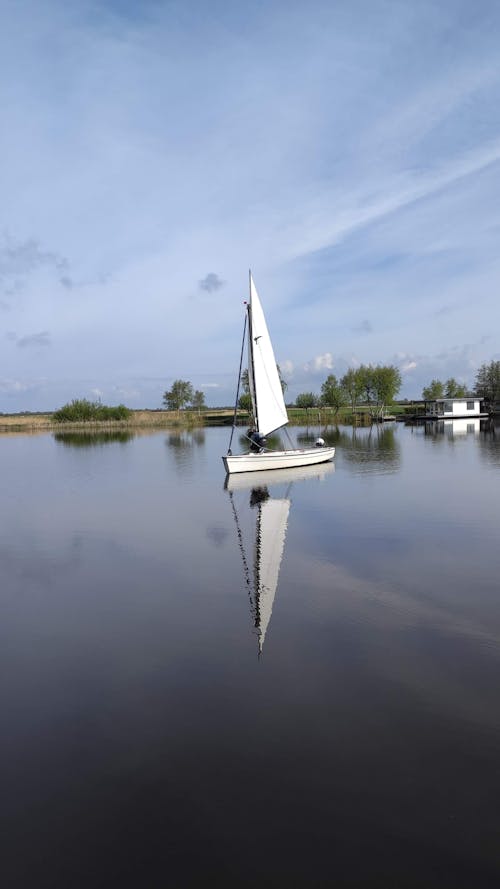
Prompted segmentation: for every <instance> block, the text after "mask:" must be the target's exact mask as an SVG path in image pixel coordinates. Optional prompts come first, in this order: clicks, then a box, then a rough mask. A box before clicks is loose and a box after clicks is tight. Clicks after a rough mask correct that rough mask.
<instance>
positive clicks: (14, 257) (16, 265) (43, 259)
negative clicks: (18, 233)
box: [0, 234, 71, 295]
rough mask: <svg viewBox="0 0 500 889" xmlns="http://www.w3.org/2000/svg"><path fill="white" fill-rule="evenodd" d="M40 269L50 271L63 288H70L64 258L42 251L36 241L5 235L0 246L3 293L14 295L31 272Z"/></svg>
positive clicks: (0, 277)
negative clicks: (20, 239) (19, 239)
mask: <svg viewBox="0 0 500 889" xmlns="http://www.w3.org/2000/svg"><path fill="white" fill-rule="evenodd" d="M40 268H48V269H52V270H53V271H54V272H55V274H56V276H57V278H58V280H59V281H60V283H61V284H62V285H63V286H64V287H68V286H69V287H71V279H70V278H69V277H68V274H67V272H68V269H69V263H68V260H67V259H66V258H65V257H64V256H60V255H59V254H58V253H55V252H53V251H50V250H43V249H42V248H41V245H40V243H39V242H38V241H36V240H35V239H34V238H28V239H26V240H24V241H18V240H16V239H15V238H13V237H11V236H10V235H8V234H6V235H4V238H3V244H1V245H0V284H1V286H2V288H3V290H4V293H6V294H8V295H12V294H14V293H15V292H16V291H18V290H19V289H20V288H21V287H22V286H23V285H24V283H25V281H26V278H28V277H29V276H30V275H31V274H32V273H33V272H35V271H37V270H38V269H40Z"/></svg>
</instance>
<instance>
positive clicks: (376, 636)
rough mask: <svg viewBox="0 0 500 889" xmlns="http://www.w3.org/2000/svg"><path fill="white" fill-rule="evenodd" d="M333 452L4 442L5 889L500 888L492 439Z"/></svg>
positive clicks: (41, 439) (356, 435)
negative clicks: (246, 472)
mask: <svg viewBox="0 0 500 889" xmlns="http://www.w3.org/2000/svg"><path fill="white" fill-rule="evenodd" d="M294 431H295V430H294ZM315 433H317V431H316V430H312V434H313V435H314V434H315ZM305 437H306V431H305V430H303V431H302V438H303V439H304V438H305ZM332 437H333V439H334V440H335V443H336V447H337V452H336V457H335V464H334V469H331V468H330V469H329V468H328V467H326V469H325V468H323V469H318V470H314V471H313V472H311V471H310V472H309V473H308V472H303V473H302V474H301V473H300V471H299V472H298V473H296V474H295V475H293V473H292V476H290V475H288V474H287V475H285V476H281V475H279V474H277V473H275V474H272V475H271V476H270V477H268V476H266V477H264V478H262V477H260V474H259V477H258V478H252V479H251V483H252V484H253V485H254V490H252V488H251V487H250V486H249V485H248V486H246V487H245V485H244V483H242V482H240V483H236V482H235V483H234V484H231V486H230V489H229V490H228V489H226V488H225V487H224V472H223V467H222V462H221V460H220V455H221V454H222V453H223V452H224V451H225V449H226V446H227V430H224V429H221V430H219V429H207V430H205V431H200V432H195V433H193V434H188V433H182V434H168V433H165V432H163V433H160V434H152V435H141V436H138V437H130V438H129V437H128V436H126V435H124V436H122V437H121V438H120V439H119V440H113V439H110V438H107V437H100V438H97V439H91V438H86V437H81V436H69V437H67V438H61V437H59V438H57V437H54V436H52V435H47V436H36V437H30V436H14V437H1V438H0V459H1V465H2V509H1V525H0V530H1V537H0V569H1V577H2V584H1V599H0V604H1V620H0V634H1V638H0V659H1V670H0V684H1V685H0V704H1V711H0V712H1V715H2V732H1V735H0V747H1V750H0V752H1V760H0V761H1V764H2V773H3V774H2V783H1V796H0V808H1V811H2V816H3V817H2V831H1V835H2V846H3V850H2V856H1V859H0V861H1V873H2V884H3V885H4V886H6V887H8V889H11V887H23V889H25V887H32V886H33V887H35V886H36V887H41V886H43V887H45V886H47V887H54V889H55V887H57V889H59V887H68V889H72V887H80V886H82V887H87V889H92V887H101V886H102V887H114V886H116V887H124V886H137V887H145V889H156V887H158V889H163V887H181V889H182V887H191V886H193V887H198V886H199V887H202V886H203V887H204V886H208V885H214V886H218V887H221V886H222V887H225V886H228V887H229V886H230V887H236V889H237V887H281V886H286V887H317V886H325V887H326V886H328V887H330V886H335V887H337V886H338V887H344V886H347V887H363V889H365V887H384V889H386V887H395V889H400V887H401V889H406V887H422V889H424V887H425V889H432V887H450V889H460V887H471V889H472V887H474V889H484V887H493V886H494V887H498V886H499V885H500V802H499V800H500V696H499V691H500V678H499V677H500V674H499V667H500V589H499V577H500V535H499V523H498V518H499V500H500V498H499V493H500V428H497V430H496V435H495V434H494V433H493V432H491V431H490V432H488V433H485V432H483V431H480V430H479V429H478V428H477V429H475V430H474V429H470V428H469V430H468V431H467V428H466V427H464V428H463V429H461V428H455V429H454V430H452V429H451V428H446V429H442V430H441V431H439V432H435V433H434V434H426V431H425V429H424V428H413V429H411V428H404V427H402V426H397V427H396V426H391V427H388V426H387V427H384V428H381V429H377V428H376V429H374V430H373V431H372V432H371V434H370V431H369V430H360V431H357V432H353V431H352V430H351V429H349V428H347V427H342V428H341V430H340V432H339V433H337V434H334V435H333V436H332ZM259 650H260V651H261V653H260V654H259Z"/></svg>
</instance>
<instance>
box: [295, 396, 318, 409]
mask: <svg viewBox="0 0 500 889" xmlns="http://www.w3.org/2000/svg"><path fill="white" fill-rule="evenodd" d="M295 404H296V406H297V407H302V408H305V409H306V410H308V408H310V407H316V405H317V404H318V396H317V395H315V394H314V392H301V394H300V395H297V398H296V399H295Z"/></svg>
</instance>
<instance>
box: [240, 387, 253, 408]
mask: <svg viewBox="0 0 500 889" xmlns="http://www.w3.org/2000/svg"><path fill="white" fill-rule="evenodd" d="M238 407H239V408H240V410H242V411H247V413H250V412H251V410H252V396H251V395H250V392H244V393H243V395H240V397H239V398H238Z"/></svg>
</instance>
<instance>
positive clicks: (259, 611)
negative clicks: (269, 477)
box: [255, 498, 290, 651]
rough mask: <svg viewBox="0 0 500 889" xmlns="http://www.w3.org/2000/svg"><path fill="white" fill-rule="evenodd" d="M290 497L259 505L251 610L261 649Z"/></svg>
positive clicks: (267, 624) (277, 573)
mask: <svg viewBox="0 0 500 889" xmlns="http://www.w3.org/2000/svg"><path fill="white" fill-rule="evenodd" d="M289 511H290V500H288V499H285V498H284V499H282V500H273V499H271V498H269V500H265V501H264V502H263V503H261V504H260V505H259V520H258V523H257V541H256V553H255V556H256V558H255V610H256V623H257V627H258V630H259V650H260V651H262V647H263V645H264V640H265V638H266V632H267V628H268V626H269V621H270V620H271V614H272V610H273V604H274V597H275V595H276V587H277V586H278V577H279V572H280V565H281V559H282V557H283V548H284V546H285V535H286V529H287V524H288V513H289Z"/></svg>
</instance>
